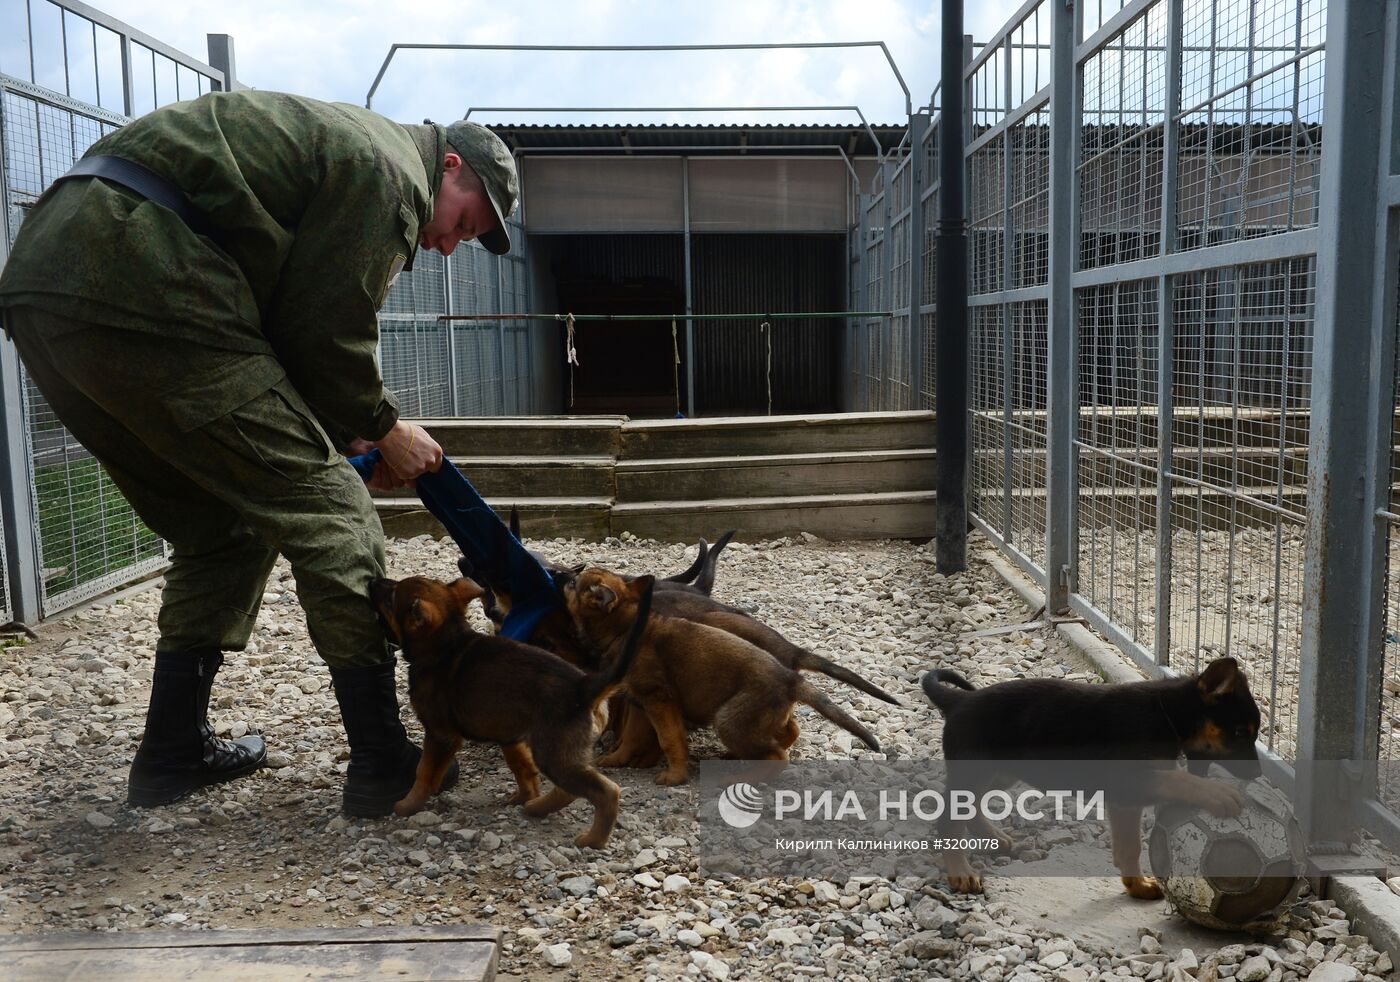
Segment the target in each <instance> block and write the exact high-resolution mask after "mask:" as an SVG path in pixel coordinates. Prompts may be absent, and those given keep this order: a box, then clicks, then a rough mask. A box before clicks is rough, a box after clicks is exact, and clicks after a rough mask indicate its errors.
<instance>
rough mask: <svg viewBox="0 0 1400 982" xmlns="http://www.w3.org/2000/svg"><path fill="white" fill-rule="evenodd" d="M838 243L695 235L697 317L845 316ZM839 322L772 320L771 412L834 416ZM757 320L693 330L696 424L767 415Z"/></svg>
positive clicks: (764, 347)
mask: <svg viewBox="0 0 1400 982" xmlns="http://www.w3.org/2000/svg"><path fill="white" fill-rule="evenodd" d="M845 251H846V242H845V239H844V238H843V237H841V236H834V235H833V236H810V235H808V236H798V235H696V236H693V237H692V239H691V262H692V265H693V270H692V281H693V286H692V290H693V297H694V306H695V313H697V314H729V313H748V312H754V313H758V312H764V311H767V312H773V313H781V312H796V311H803V310H811V311H832V310H844V309H845V285H844V282H843V276H844V269H845V261H846V259H845ZM843 323H844V322H842V321H839V320H789V321H777V322H774V323H773V326H772V327H771V329H770V330H771V334H772V338H771V341H772V399H773V412H774V413H821V412H836V411H837V410H838V409H839V405H838V378H837V364H838V358H839V350H840V349H839V342H840V339H841V328H842V326H843ZM759 324H760V321H759V320H753V321H748V320H744V321H733V322H728V321H711V322H699V323H697V324H696V325H695V362H696V364H695V395H696V399H695V409H696V412H697V413H698V414H699V415H702V416H724V415H753V414H759V415H761V414H763V413H765V412H767V411H768V393H769V386H768V369H767V366H768V361H769V347H768V339H767V338H765V336H764V332H763V331H761V330H760V328H759Z"/></svg>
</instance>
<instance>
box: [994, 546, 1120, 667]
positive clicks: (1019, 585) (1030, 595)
mask: <svg viewBox="0 0 1400 982" xmlns="http://www.w3.org/2000/svg"><path fill="white" fill-rule="evenodd" d="M982 558H983V559H985V560H986V561H987V562H988V563H989V564H990V565H991V567H992V568H993V569H995V570H996V571H997V573H998V574H999V575H1000V576H1001V578H1002V579H1003V580H1005V581H1006V583H1007V585H1008V586H1009V587H1011V589H1013V590H1015V591H1016V593H1017V595H1018V596H1020V598H1021V601H1022V602H1023V603H1024V604H1025V605H1026V606H1027V607H1029V608H1030V609H1031V610H1038V609H1039V608H1040V607H1041V606H1043V605H1044V603H1045V594H1044V593H1043V592H1042V591H1041V589H1040V587H1039V586H1038V585H1037V584H1036V583H1035V581H1034V580H1032V579H1030V577H1028V576H1026V575H1025V574H1024V573H1022V572H1021V571H1020V570H1019V569H1017V568H1016V567H1015V566H1013V565H1012V564H1011V563H1009V562H1007V561H1006V560H1005V559H1003V558H1002V557H1001V555H1000V554H998V553H995V552H985V553H983V554H982ZM1055 631H1056V632H1057V633H1058V634H1059V635H1060V637H1062V638H1064V639H1065V641H1067V642H1068V643H1069V645H1070V648H1071V654H1075V655H1078V656H1079V659H1081V660H1082V662H1083V664H1082V665H1080V666H1076V667H1082V668H1087V669H1089V670H1090V671H1093V672H1097V673H1098V674H1099V675H1101V676H1102V677H1103V679H1104V681H1106V682H1141V681H1143V680H1144V679H1145V678H1146V676H1145V675H1143V674H1142V672H1140V671H1138V669H1137V668H1136V666H1134V665H1133V664H1132V663H1131V662H1129V661H1128V660H1127V659H1126V658H1125V657H1123V654H1122V653H1121V652H1120V651H1119V650H1118V649H1117V648H1115V647H1113V646H1112V645H1111V644H1109V643H1108V642H1106V641H1104V640H1103V639H1102V638H1100V637H1099V636H1098V635H1097V634H1095V633H1094V632H1093V631H1091V630H1089V629H1088V628H1087V627H1085V626H1084V625H1082V624H1057V625H1056V626H1055Z"/></svg>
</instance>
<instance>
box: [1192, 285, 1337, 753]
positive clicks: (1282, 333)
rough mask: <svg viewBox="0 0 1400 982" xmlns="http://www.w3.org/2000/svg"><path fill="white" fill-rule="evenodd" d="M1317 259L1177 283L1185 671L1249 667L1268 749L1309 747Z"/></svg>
mask: <svg viewBox="0 0 1400 982" xmlns="http://www.w3.org/2000/svg"><path fill="white" fill-rule="evenodd" d="M1314 293H1315V276H1314V264H1313V261H1312V260H1311V259H1298V260H1291V261H1287V262H1276V263H1265V264H1259V265H1252V266H1243V267H1238V268H1229V269H1220V270H1211V271H1208V272H1203V273H1193V274H1189V275H1185V276H1180V277H1177V278H1176V279H1175V281H1174V283H1173V298H1172V303H1173V308H1174V309H1173V320H1174V324H1175V338H1174V352H1175V354H1174V363H1173V366H1172V392H1173V404H1174V406H1175V412H1174V414H1173V419H1172V433H1171V438H1172V482H1173V494H1172V583H1173V596H1172V623H1171V657H1172V662H1173V664H1174V665H1179V666H1180V667H1181V668H1182V669H1183V670H1186V671H1193V670H1196V669H1197V668H1199V667H1200V665H1201V662H1202V660H1203V659H1209V658H1211V657H1217V656H1222V655H1228V656H1232V657H1235V658H1237V659H1239V660H1240V661H1241V662H1242V663H1243V664H1245V665H1246V666H1247V667H1248V669H1249V670H1250V672H1251V677H1252V678H1254V679H1256V680H1257V682H1259V683H1262V684H1256V685H1255V686H1254V688H1253V691H1254V692H1255V695H1256V698H1257V699H1258V701H1259V703H1260V708H1261V710H1262V711H1263V714H1264V728H1263V733H1262V734H1261V737H1262V738H1263V739H1265V741H1266V742H1267V744H1268V746H1269V747H1270V748H1272V749H1277V750H1279V751H1280V752H1281V753H1284V754H1288V753H1291V752H1292V750H1293V749H1294V744H1295V740H1296V736H1297V701H1298V646H1299V637H1300V632H1301V626H1302V599H1303V537H1304V533H1305V531H1306V527H1307V522H1308V516H1307V500H1306V499H1307V467H1308V439H1309V433H1308V428H1309V423H1310V414H1309V409H1310V405H1311V399H1310V388H1311V377H1312V335H1313V300H1314Z"/></svg>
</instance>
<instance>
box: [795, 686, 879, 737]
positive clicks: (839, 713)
mask: <svg viewBox="0 0 1400 982" xmlns="http://www.w3.org/2000/svg"><path fill="white" fill-rule="evenodd" d="M797 701H798V702H805V703H806V704H807V705H809V706H811V707H812V708H813V709H815V710H816V711H817V712H819V713H821V714H822V715H823V716H825V717H826V718H827V719H829V720H831V721H832V722H833V723H835V724H836V725H837V726H839V727H841V729H843V730H846V731H847V732H849V733H854V734H855V735H856V736H858V737H860V742H861V743H863V744H865V745H866V746H867V747H869V748H870V749H871V750H874V751H877V752H878V751H879V749H880V741H879V740H877V739H875V734H873V733H871V732H870V731H869V730H867V729H866V728H865V726H864V725H862V724H861V722H860V721H859V720H857V719H856V718H855V717H854V716H852V715H851V714H850V713H848V712H846V711H845V710H844V709H842V708H841V707H840V706H838V705H836V703H834V702H832V701H831V700H830V699H828V698H827V695H826V693H825V692H823V691H822V690H821V689H818V688H817V687H816V686H815V685H813V684H812V683H811V682H808V681H807V680H806V679H801V680H799V681H798V683H797Z"/></svg>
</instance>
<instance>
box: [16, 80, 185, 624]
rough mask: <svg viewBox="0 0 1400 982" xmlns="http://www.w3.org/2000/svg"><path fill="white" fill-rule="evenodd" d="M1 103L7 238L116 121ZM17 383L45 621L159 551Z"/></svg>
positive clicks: (144, 567) (21, 102) (160, 561)
mask: <svg viewBox="0 0 1400 982" xmlns="http://www.w3.org/2000/svg"><path fill="white" fill-rule="evenodd" d="M0 95H2V96H3V103H2V104H0V105H2V106H3V137H4V140H3V142H4V149H5V178H6V180H5V184H6V186H5V188H4V189H3V191H4V200H5V206H6V209H7V211H8V218H9V227H10V230H11V234H12V235H14V234H16V233H17V232H18V230H19V225H20V223H21V221H22V220H23V217H24V214H25V212H26V211H27V209H28V207H29V206H30V205H31V204H32V203H33V202H34V201H35V200H37V199H38V197H39V195H40V194H42V193H43V191H44V189H45V188H47V187H48V185H49V184H51V183H52V182H53V181H54V179H55V178H57V177H59V176H60V175H62V174H63V173H64V172H66V171H67V170H68V169H69V168H70V167H71V166H72V165H73V162H74V161H75V160H77V158H78V157H81V156H82V155H83V154H84V153H85V152H86V151H87V149H88V148H89V147H90V146H91V145H92V144H93V143H95V142H96V141H97V140H98V139H99V138H100V137H102V136H103V135H104V134H106V133H108V132H110V131H111V130H112V129H113V128H114V127H115V126H117V125H119V123H120V122H121V121H122V117H118V116H114V115H112V114H110V113H103V112H102V110H100V109H98V108H96V107H92V108H91V109H90V110H89V111H84V109H83V107H81V106H80V105H79V104H77V103H74V102H72V101H71V100H66V99H65V100H59V99H58V98H56V97H48V96H46V95H45V94H44V93H42V92H41V91H39V90H38V89H34V88H32V87H29V86H24V85H21V84H18V83H16V82H13V81H12V82H8V83H5V84H3V85H0ZM12 241H13V240H12ZM21 383H22V385H23V387H24V400H23V401H24V415H25V430H26V437H27V442H28V448H29V457H30V459H29V466H30V478H31V482H30V494H31V500H30V510H31V513H32V514H33V518H34V522H35V527H36V529H37V553H38V562H39V575H40V594H39V599H40V609H41V612H42V613H43V614H44V615H45V616H47V615H50V614H53V613H55V612H57V611H60V610H63V609H64V608H66V607H70V606H72V605H73V604H75V603H78V602H80V601H82V600H85V599H87V598H89V597H92V596H96V595H97V594H99V593H102V592H104V591H106V590H109V589H111V588H112V587H114V586H118V585H120V584H121V583H124V582H127V581H129V580H131V579H135V578H137V577H140V576H143V575H145V574H146V573H149V572H151V571H153V570H156V569H159V568H160V567H161V566H162V565H164V563H165V560H166V547H165V543H164V542H163V541H162V540H161V539H160V538H159V537H157V536H156V535H155V534H154V533H152V532H151V531H150V530H149V529H147V528H146V527H145V525H144V524H143V523H142V522H141V521H140V520H139V519H138V518H137V517H136V515H135V513H134V512H133V511H132V510H131V507H130V506H129V505H128V504H127V503H126V500H125V499H124V498H123V497H122V496H121V493H120V492H119V491H118V490H117V488H116V486H115V485H114V484H113V483H112V480H111V478H110V477H109V476H108V475H107V472H106V471H105V470H103V469H102V467H101V466H100V465H99V464H98V463H97V461H96V460H94V459H93V458H92V456H91V455H90V454H89V453H88V452H87V451H86V450H84V449H83V447H82V446H81V445H80V444H79V443H78V442H77V441H76V440H75V439H74V438H73V436H72V435H71V434H70V433H69V432H68V431H67V430H66V429H64V428H63V425H62V424H61V423H60V422H59V421H58V418H57V417H56V416H55V415H54V413H53V410H52V409H51V408H50V407H49V405H48V403H47V402H46V401H45V400H44V398H43V396H42V394H40V392H39V390H38V389H37V388H36V387H35V386H34V384H33V381H32V380H31V379H30V378H29V376H28V373H27V372H23V371H22V372H21ZM6 607H7V608H8V601H7V603H6ZM6 619H8V613H6Z"/></svg>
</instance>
